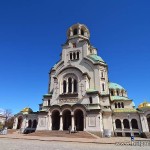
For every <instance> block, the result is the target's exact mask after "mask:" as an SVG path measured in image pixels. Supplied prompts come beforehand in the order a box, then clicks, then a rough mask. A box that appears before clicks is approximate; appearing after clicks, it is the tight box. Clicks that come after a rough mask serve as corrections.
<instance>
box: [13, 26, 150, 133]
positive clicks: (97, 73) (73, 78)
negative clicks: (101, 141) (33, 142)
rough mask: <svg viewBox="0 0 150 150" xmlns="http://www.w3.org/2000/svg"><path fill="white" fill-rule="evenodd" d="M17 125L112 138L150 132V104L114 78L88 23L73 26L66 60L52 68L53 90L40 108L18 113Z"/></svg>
mask: <svg viewBox="0 0 150 150" xmlns="http://www.w3.org/2000/svg"><path fill="white" fill-rule="evenodd" d="M13 128H14V129H20V130H21V131H22V132H33V131H35V130H61V131H62V130H68V129H69V128H70V130H71V131H75V130H76V131H89V132H97V133H99V134H100V135H101V136H104V133H105V132H106V131H107V132H109V133H111V136H131V135H134V136H140V135H141V134H142V133H149V132H150V103H148V102H143V103H141V104H140V105H139V106H138V108H135V104H134V102H133V101H132V99H131V98H129V97H128V93H127V90H126V89H125V88H124V87H122V86H121V85H119V84H117V83H113V82H111V81H109V79H108V65H107V63H106V62H105V61H104V60H103V59H102V58H101V57H100V56H98V55H97V49H96V48H95V47H94V46H92V45H91V43H90V31H89V29H88V28H87V26H86V25H84V24H79V23H77V24H74V25H72V26H71V27H70V28H69V29H68V30H67V40H66V42H65V43H64V44H63V45H62V53H61V56H60V60H59V61H58V62H57V63H56V64H55V65H54V66H53V67H52V68H51V70H50V72H49V83H48V93H47V94H45V95H43V99H42V103H41V104H39V111H37V112H33V111H32V109H31V108H24V109H23V110H22V111H20V112H19V113H18V114H16V115H15V120H14V125H13Z"/></svg>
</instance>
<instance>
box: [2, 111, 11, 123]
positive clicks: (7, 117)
mask: <svg viewBox="0 0 150 150" xmlns="http://www.w3.org/2000/svg"><path fill="white" fill-rule="evenodd" d="M3 115H4V117H5V119H6V121H7V120H8V119H9V118H11V117H12V116H13V115H12V111H11V109H5V110H4V112H3Z"/></svg>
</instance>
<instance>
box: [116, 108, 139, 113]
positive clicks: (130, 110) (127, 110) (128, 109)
mask: <svg viewBox="0 0 150 150" xmlns="http://www.w3.org/2000/svg"><path fill="white" fill-rule="evenodd" d="M113 112H137V110H136V109H133V108H118V109H117V108H116V109H114V110H113Z"/></svg>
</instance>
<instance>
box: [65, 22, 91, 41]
mask: <svg viewBox="0 0 150 150" xmlns="http://www.w3.org/2000/svg"><path fill="white" fill-rule="evenodd" d="M67 38H68V40H71V39H76V38H82V39H87V40H89V38H90V32H89V29H88V28H87V27H86V26H85V25H84V24H79V23H77V24H74V25H72V26H71V27H70V28H69V29H68V31H67Z"/></svg>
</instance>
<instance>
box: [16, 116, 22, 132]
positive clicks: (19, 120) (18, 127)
mask: <svg viewBox="0 0 150 150" xmlns="http://www.w3.org/2000/svg"><path fill="white" fill-rule="evenodd" d="M22 122H23V118H22V116H20V117H19V118H18V124H17V129H20V128H21V126H22Z"/></svg>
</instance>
